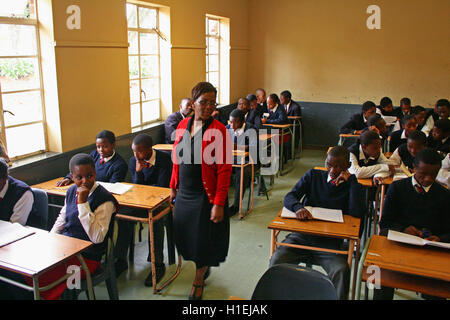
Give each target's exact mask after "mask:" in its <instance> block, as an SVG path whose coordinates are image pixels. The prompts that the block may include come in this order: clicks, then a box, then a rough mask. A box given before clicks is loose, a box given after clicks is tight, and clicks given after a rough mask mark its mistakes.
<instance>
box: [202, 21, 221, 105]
mask: <svg viewBox="0 0 450 320" xmlns="http://www.w3.org/2000/svg"><path fill="white" fill-rule="evenodd" d="M209 20H213V21H217V25H218V30H217V35H214V34H210V33H209ZM205 21H206V35H205V36H206V81H207V82H210V80H209V78H210V75H209V74H210V73H212V72H217V81H218V84H217V87H216V89H217V95H216V96H217V103H218V104H219V105H220V103H221V101H220V63H221V61H220V60H221V54H220V50H221V41H222V37H221V28H220V25H221V21H220V18H214V17H211V16H209V15H206V20H205ZM210 38H213V39H217V43H218V46H217V54H215V53H214V54H210V53H209V39H210ZM210 56H217V57H218V64H217V66H218V68H217V71H211V70H209V64H210V63H209V62H210V61H209V59H210V58H209V57H210Z"/></svg>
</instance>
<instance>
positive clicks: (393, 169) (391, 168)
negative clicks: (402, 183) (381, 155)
mask: <svg viewBox="0 0 450 320" xmlns="http://www.w3.org/2000/svg"><path fill="white" fill-rule="evenodd" d="M388 167H389V173H390V174H391V176H393V175H395V166H394V165H392V164H389V165H388Z"/></svg>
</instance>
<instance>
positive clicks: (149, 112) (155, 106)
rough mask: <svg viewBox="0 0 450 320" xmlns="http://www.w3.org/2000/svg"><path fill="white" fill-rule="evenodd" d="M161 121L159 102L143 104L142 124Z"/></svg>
mask: <svg viewBox="0 0 450 320" xmlns="http://www.w3.org/2000/svg"><path fill="white" fill-rule="evenodd" d="M158 119H159V100H154V101H149V102H144V103H142V122H143V123H145V122H148V121H153V120H158Z"/></svg>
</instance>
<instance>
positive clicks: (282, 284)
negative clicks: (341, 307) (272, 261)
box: [252, 264, 338, 300]
mask: <svg viewBox="0 0 450 320" xmlns="http://www.w3.org/2000/svg"><path fill="white" fill-rule="evenodd" d="M337 299H338V297H337V294H336V289H335V288H334V286H333V283H332V282H331V281H330V279H329V278H328V277H327V276H326V275H324V274H322V273H320V272H318V271H315V270H313V269H310V268H304V267H301V266H299V265H294V264H279V265H275V266H272V267H271V268H269V269H268V270H267V271H266V272H265V273H264V274H263V276H262V277H261V279H259V281H258V284H257V285H256V288H255V290H254V291H253V295H252V300H337Z"/></svg>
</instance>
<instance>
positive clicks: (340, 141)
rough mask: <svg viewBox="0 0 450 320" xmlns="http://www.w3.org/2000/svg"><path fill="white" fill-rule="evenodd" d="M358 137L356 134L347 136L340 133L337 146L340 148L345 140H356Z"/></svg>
mask: <svg viewBox="0 0 450 320" xmlns="http://www.w3.org/2000/svg"><path fill="white" fill-rule="evenodd" d="M358 137H359V135H357V134H347V133H341V134H340V135H339V142H338V145H339V146H342V145H343V144H344V141H345V139H349V138H350V139H351V138H354V139H356V138H358Z"/></svg>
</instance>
